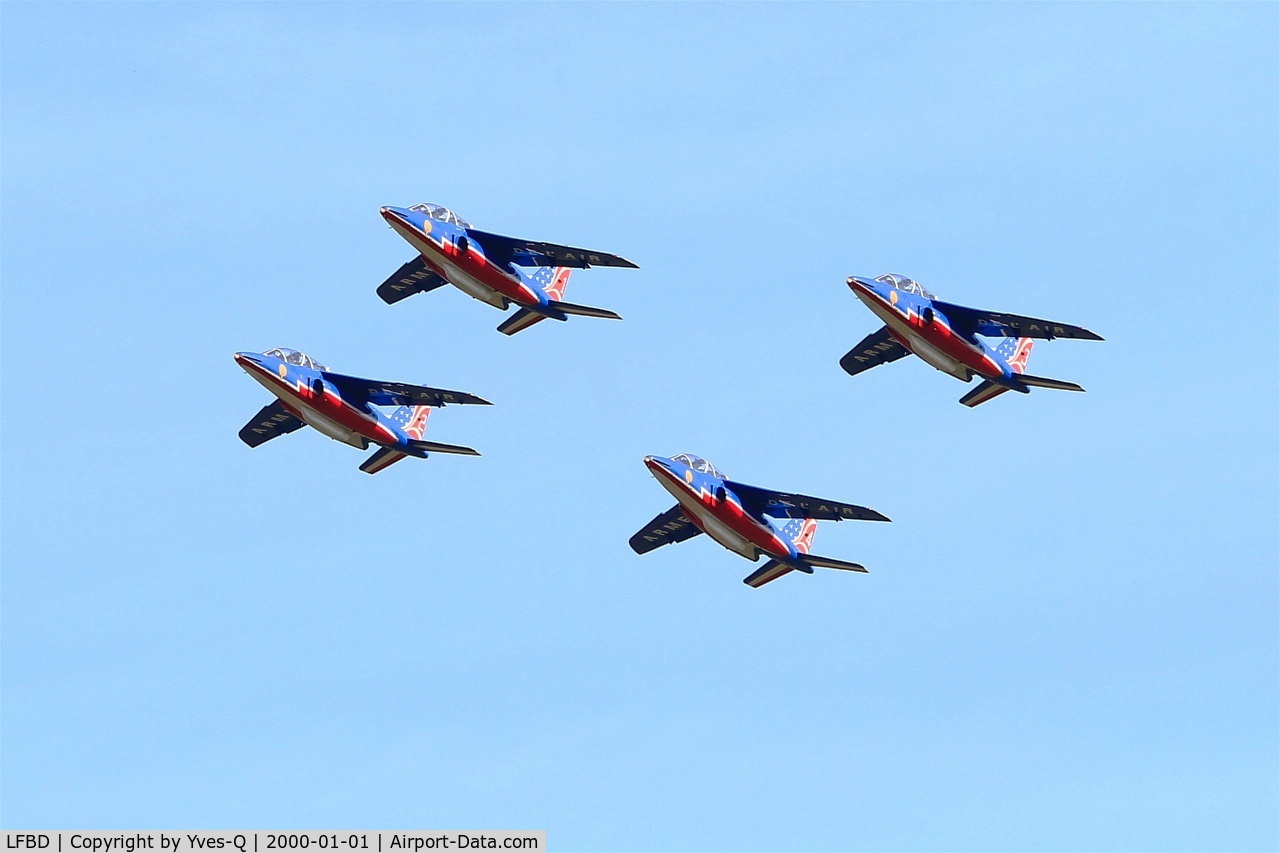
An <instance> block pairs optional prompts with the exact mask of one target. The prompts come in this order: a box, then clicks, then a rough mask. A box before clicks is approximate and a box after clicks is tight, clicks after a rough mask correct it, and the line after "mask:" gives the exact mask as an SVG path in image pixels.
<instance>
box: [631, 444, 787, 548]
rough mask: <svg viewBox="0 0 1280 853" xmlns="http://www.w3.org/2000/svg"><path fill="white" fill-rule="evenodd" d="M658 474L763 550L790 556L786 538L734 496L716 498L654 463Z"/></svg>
mask: <svg viewBox="0 0 1280 853" xmlns="http://www.w3.org/2000/svg"><path fill="white" fill-rule="evenodd" d="M650 470H652V471H653V472H654V473H655V475H660V476H662V477H663V479H665V480H667V481H668V482H670V483H673V484H675V485H676V486H677V487H678V488H680V489H681V490H682V491H683V492H684V493H685V494H687V495H689V496H691V497H692V498H693V499H694V500H696V501H697V502H698V504H699V505H700V506H701V508H702V509H703V510H704V511H705V512H706V513H707V514H708V515H711V516H714V517H715V519H716V520H717V521H719V522H720V523H721V524H723V525H724V526H725V527H727V528H729V529H730V530H732V531H733V532H734V533H736V534H738V535H739V536H741V537H742V538H743V539H746V540H747V541H748V542H750V543H751V544H752V545H755V546H756V547H757V548H759V549H760V550H761V551H764V552H765V553H766V554H768V555H769V556H771V557H790V556H791V549H790V548H789V547H788V545H787V542H786V540H785V539H783V538H782V537H781V536H780V535H779V534H778V531H777V530H775V529H774V527H773V525H771V524H768V523H767V522H766V523H761V522H759V521H757V520H756V519H754V518H752V517H751V516H750V515H749V514H748V513H747V512H746V511H745V510H743V508H742V507H740V506H739V505H738V504H736V503H735V502H733V501H731V500H724V501H721V500H717V499H716V496H715V495H714V494H712V493H711V492H708V491H705V490H702V489H697V490H695V489H694V488H693V486H691V485H689V484H688V483H686V482H685V481H684V480H682V479H680V478H679V477H677V476H676V475H675V474H672V473H671V472H670V471H668V470H667V469H666V468H663V467H662V466H661V465H658V464H654V465H653V466H651V469H650ZM689 520H690V521H691V522H693V524H694V526H695V527H697V528H698V529H699V530H701V531H702V532H703V533H706V532H707V531H706V528H704V527H703V526H702V524H701V523H699V520H698V517H697V515H696V514H694V513H690V514H689Z"/></svg>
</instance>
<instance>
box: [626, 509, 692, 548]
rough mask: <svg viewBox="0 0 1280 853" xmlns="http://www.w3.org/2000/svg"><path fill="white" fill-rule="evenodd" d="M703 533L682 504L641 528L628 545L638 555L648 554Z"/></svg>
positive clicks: (660, 514) (659, 515)
mask: <svg viewBox="0 0 1280 853" xmlns="http://www.w3.org/2000/svg"><path fill="white" fill-rule="evenodd" d="M701 532H702V531H701V530H699V529H698V528H697V527H696V526H695V525H694V523H693V522H692V521H690V520H689V518H688V516H686V515H685V514H684V510H682V509H681V508H680V504H676V505H675V506H673V507H672V508H671V509H669V510H667V511H666V512H663V513H659V514H658V516H657V517H656V518H654V519H653V521H651V522H649V523H648V524H646V525H645V526H644V527H642V528H640V530H639V531H638V532H637V533H636V535H635V536H632V537H631V539H630V540H629V541H628V543H627V544H629V545H630V546H631V550H632V551H635V552H636V553H637V554H647V553H649V552H650V551H652V550H653V549H654V548H661V547H662V546H663V545H668V544H670V543H672V542H683V541H685V540H686V539H692V538H693V537H695V536H697V535H698V534H699V533H701Z"/></svg>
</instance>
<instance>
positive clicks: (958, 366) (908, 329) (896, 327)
mask: <svg viewBox="0 0 1280 853" xmlns="http://www.w3.org/2000/svg"><path fill="white" fill-rule="evenodd" d="M857 296H858V298H859V299H861V300H862V302H863V304H865V305H866V306H867V307H868V308H870V309H871V310H872V312H874V313H875V315H876V316H877V317H879V318H880V319H881V320H884V324H885V325H886V326H888V327H889V329H890V331H892V332H893V333H894V334H895V335H896V336H897V337H898V339H899V340H902V341H905V342H906V346H907V348H908V349H909V350H911V352H912V353H913V354H915V355H917V356H919V357H920V359H921V360H922V361H924V363H925V364H927V365H929V366H930V367H932V368H935V369H936V370H941V371H942V372H943V373H946V374H949V375H951V376H954V377H955V378H957V379H960V380H963V381H965V382H968V381H969V380H970V379H972V378H973V370H972V368H970V367H969V366H968V365H966V364H964V363H963V362H961V361H959V360H958V359H955V358H953V357H951V356H949V355H947V354H946V353H944V352H943V351H942V350H940V349H938V348H937V347H935V346H933V345H932V344H930V343H929V342H928V341H926V340H925V339H924V338H922V337H921V336H920V333H919V332H917V331H916V330H915V329H914V328H912V326H911V324H909V323H908V322H907V321H906V319H905V318H904V317H903V316H902V315H901V314H899V313H898V312H897V311H896V310H895V309H893V308H888V307H885V306H884V305H882V304H881V303H880V302H879V300H877V299H874V298H864V297H863V295H862V294H861V293H859V294H857Z"/></svg>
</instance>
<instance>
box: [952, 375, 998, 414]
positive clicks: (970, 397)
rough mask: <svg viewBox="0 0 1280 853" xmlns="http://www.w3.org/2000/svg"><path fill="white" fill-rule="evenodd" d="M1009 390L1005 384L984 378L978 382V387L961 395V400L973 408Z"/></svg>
mask: <svg viewBox="0 0 1280 853" xmlns="http://www.w3.org/2000/svg"><path fill="white" fill-rule="evenodd" d="M1008 390H1009V389H1008V388H1007V387H1005V386H1004V385H997V384H996V383H994V382H992V381H991V380H990V379H984V380H983V381H981V382H979V383H978V387H977V388H974V389H973V390H972V391H970V392H969V393H968V394H965V395H964V396H963V397H961V398H960V402H961V403H962V404H964V405H966V406H968V407H969V408H971V409H972V408H973V407H974V406H979V405H981V404H983V403H985V402H987V401H988V400H992V399H994V398H996V397H999V396H1000V395H1001V394H1003V393H1004V392H1005V391H1008Z"/></svg>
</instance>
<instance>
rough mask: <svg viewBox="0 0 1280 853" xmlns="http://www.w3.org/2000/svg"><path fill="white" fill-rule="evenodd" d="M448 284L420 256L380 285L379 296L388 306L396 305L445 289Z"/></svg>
mask: <svg viewBox="0 0 1280 853" xmlns="http://www.w3.org/2000/svg"><path fill="white" fill-rule="evenodd" d="M448 283H449V282H447V281H445V280H444V279H443V278H441V277H440V276H438V275H436V274H435V273H434V272H432V271H431V270H430V269H428V268H427V262H426V260H424V259H423V257H422V255H418V257H416V258H414V259H413V260H412V261H409V263H407V264H405V265H404V266H402V267H400V269H398V270H396V271H395V272H394V273H392V274H391V276H390V278H388V279H387V280H386V281H384V282H383V283H382V284H380V285H378V296H380V297H381V298H382V301H383V302H385V303H387V304H388V305H394V304H396V303H397V302H399V301H400V300H401V299H404V298H405V297H407V296H413V294H415V293H426V292H427V291H429V290H435V289H436V288H437V287H444V286H445V285H446V284H448Z"/></svg>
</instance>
